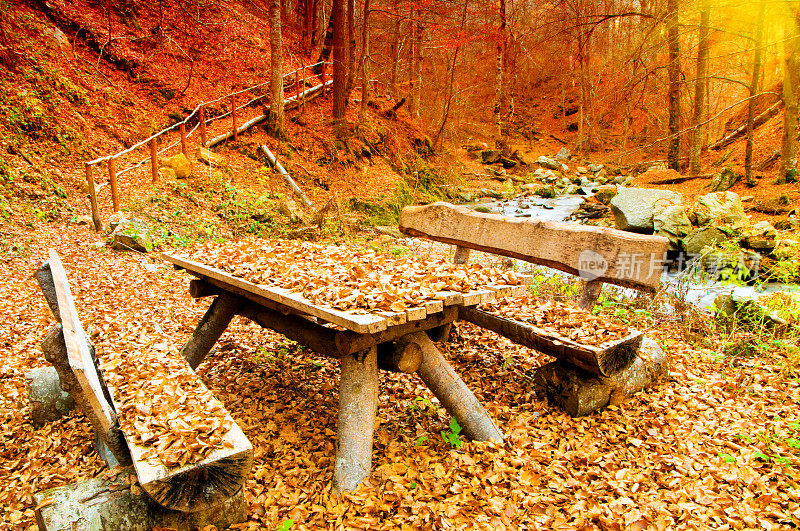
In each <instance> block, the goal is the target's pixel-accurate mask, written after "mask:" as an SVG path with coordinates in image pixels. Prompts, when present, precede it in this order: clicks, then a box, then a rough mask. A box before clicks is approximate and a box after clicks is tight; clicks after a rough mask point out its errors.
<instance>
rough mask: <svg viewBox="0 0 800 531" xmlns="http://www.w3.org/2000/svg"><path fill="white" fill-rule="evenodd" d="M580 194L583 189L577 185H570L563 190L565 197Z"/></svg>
mask: <svg viewBox="0 0 800 531" xmlns="http://www.w3.org/2000/svg"><path fill="white" fill-rule="evenodd" d="M581 192H583V189H582V188H581V187H580V186H578V185H577V184H570V185H569V186H567V187H566V188H564V193H565V194H567V195H575V194H581Z"/></svg>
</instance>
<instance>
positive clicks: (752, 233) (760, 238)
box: [739, 221, 778, 251]
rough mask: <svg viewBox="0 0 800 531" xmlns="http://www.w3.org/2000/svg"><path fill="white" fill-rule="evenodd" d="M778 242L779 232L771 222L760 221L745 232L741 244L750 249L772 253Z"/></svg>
mask: <svg viewBox="0 0 800 531" xmlns="http://www.w3.org/2000/svg"><path fill="white" fill-rule="evenodd" d="M777 241H778V231H777V229H775V227H773V226H772V224H771V223H770V222H769V221H759V222H758V223H756V224H755V225H753V226H752V227H749V228H748V229H746V230H745V232H744V234H743V235H742V237H741V239H740V240H739V243H741V244H742V246H743V247H747V248H748V249H755V250H757V251H771V250H772V249H774V248H775V245H777Z"/></svg>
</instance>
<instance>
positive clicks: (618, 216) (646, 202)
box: [610, 187, 682, 233]
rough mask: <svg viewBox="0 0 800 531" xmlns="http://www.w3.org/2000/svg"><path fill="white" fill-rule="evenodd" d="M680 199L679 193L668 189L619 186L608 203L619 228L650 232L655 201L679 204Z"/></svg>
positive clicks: (663, 203) (663, 204) (665, 203)
mask: <svg viewBox="0 0 800 531" xmlns="http://www.w3.org/2000/svg"><path fill="white" fill-rule="evenodd" d="M681 199H682V196H681V194H679V193H677V192H671V191H669V190H652V189H644V188H623V187H619V188H618V189H617V195H615V196H614V198H613V199H611V203H610V206H611V212H612V214H614V225H615V226H616V227H617V228H618V229H621V230H627V231H632V232H642V233H651V232H653V213H654V208H655V205H656V203H659V204H660V205H662V206H668V205H679V204H680V203H681Z"/></svg>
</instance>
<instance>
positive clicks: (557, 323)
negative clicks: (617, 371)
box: [478, 295, 631, 346]
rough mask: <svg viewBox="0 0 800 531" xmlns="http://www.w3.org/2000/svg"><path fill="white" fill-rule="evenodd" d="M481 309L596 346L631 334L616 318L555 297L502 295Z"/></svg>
mask: <svg viewBox="0 0 800 531" xmlns="http://www.w3.org/2000/svg"><path fill="white" fill-rule="evenodd" d="M478 308H479V309H481V310H485V311H487V312H490V313H493V314H495V315H499V316H501V317H505V318H506V319H514V320H516V321H521V322H524V323H528V324H530V325H533V326H535V327H537V328H540V329H542V330H544V331H545V332H547V333H548V334H552V335H553V336H555V337H559V336H560V337H563V338H566V339H569V340H570V341H574V342H576V343H582V344H584V345H592V346H599V345H602V344H604V343H608V342H612V341H617V340H620V339H622V338H624V337H626V336H627V335H628V334H630V332H631V329H630V328H629V327H628V326H627V325H625V324H623V323H619V322H615V321H613V320H610V319H607V318H605V317H601V316H597V315H592V313H591V312H588V311H586V310H582V309H580V308H578V307H577V306H574V305H571V304H566V303H563V302H557V301H544V300H540V299H538V298H536V297H534V296H533V295H522V296H518V297H503V298H500V299H495V300H492V301H489V302H486V303H484V304H482V305H480V306H479V307H478Z"/></svg>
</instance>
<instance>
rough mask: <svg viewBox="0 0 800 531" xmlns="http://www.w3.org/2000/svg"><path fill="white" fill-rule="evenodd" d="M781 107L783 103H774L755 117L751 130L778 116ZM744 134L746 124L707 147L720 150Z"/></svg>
mask: <svg viewBox="0 0 800 531" xmlns="http://www.w3.org/2000/svg"><path fill="white" fill-rule="evenodd" d="M781 107H783V101H779V102H777V103H775V104H774V105H773V106H772V107H770V108H768V109H767V110H766V111H764V112H762V113H761V114H759V115H758V116H756V118H755V120H753V129H755V128H756V127H758V126H760V125H763V124H765V123H767V121H769V119H770V118H772V117H773V116H775V115H776V114H778V111H780V110H781ZM745 133H747V124H744V125H743V126H741V127H739V128H737V129H735V130H734V131H733V132H732V133H730V134H729V135H728V136H725V137H723V138H721V139H719V140H717V141H716V142H714V143H713V144H711V145H710V146H708V147H709V149H714V150H717V149H722V148H724V147H725V146H727V145H729V144H732V143H733V142H734V140H736V139H738V138H740V137H743V136H744V135H745Z"/></svg>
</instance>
